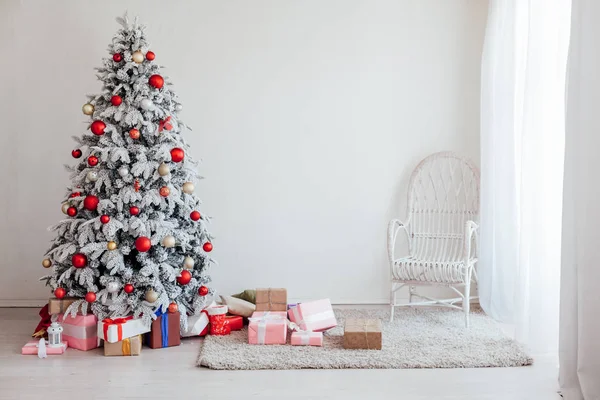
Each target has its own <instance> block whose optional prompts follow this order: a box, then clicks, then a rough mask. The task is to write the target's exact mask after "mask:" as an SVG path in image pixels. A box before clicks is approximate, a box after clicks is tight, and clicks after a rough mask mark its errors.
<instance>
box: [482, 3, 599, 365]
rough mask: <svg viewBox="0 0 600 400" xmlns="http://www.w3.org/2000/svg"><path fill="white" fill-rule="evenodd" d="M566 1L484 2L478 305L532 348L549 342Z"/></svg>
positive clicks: (553, 321)
mask: <svg viewBox="0 0 600 400" xmlns="http://www.w3.org/2000/svg"><path fill="white" fill-rule="evenodd" d="M570 6H571V4H570V0H529V1H527V0H490V5H489V15H488V24H487V30H486V38H485V45H484V51H483V59H482V73H481V74H482V76H481V78H482V79H481V173H482V174H481V232H480V237H481V247H480V262H479V266H478V275H479V285H478V289H479V296H480V302H481V305H482V307H483V308H484V310H485V311H486V312H487V313H488V314H490V315H491V316H492V317H494V318H496V319H498V320H500V321H503V322H507V323H511V324H514V326H515V331H516V338H517V339H518V340H520V341H522V342H524V343H525V344H527V345H529V347H530V348H531V349H532V351H533V352H534V354H541V353H554V354H556V351H557V348H558V310H559V302H558V299H559V290H560V289H559V283H560V241H561V211H562V178H563V150H564V105H565V104H564V94H565V75H566V59H567V49H568V40H569V28H570V15H569V14H570ZM599 113H600V110H599Z"/></svg>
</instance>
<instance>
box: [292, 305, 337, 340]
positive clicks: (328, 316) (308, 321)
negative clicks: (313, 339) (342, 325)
mask: <svg viewBox="0 0 600 400" xmlns="http://www.w3.org/2000/svg"><path fill="white" fill-rule="evenodd" d="M288 315H289V317H290V321H292V322H293V323H295V324H296V325H298V327H300V330H302V331H315V332H319V331H325V330H327V329H330V328H333V327H335V326H337V321H336V320H335V314H334V313H333V309H332V308H331V302H330V301H329V299H322V300H316V301H309V302H306V303H300V304H298V305H297V306H296V307H292V308H290V309H289V311H288Z"/></svg>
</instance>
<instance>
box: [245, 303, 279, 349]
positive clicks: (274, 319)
mask: <svg viewBox="0 0 600 400" xmlns="http://www.w3.org/2000/svg"><path fill="white" fill-rule="evenodd" d="M248 320H249V321H250V325H248V343H249V344H285V343H286V340H287V329H288V325H287V322H288V321H287V314H286V313H285V311H266V312H262V311H256V312H254V314H252V317H250V318H249V319H248Z"/></svg>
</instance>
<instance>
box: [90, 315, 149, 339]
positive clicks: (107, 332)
mask: <svg viewBox="0 0 600 400" xmlns="http://www.w3.org/2000/svg"><path fill="white" fill-rule="evenodd" d="M146 332H150V325H148V324H146V323H144V321H143V320H142V319H140V318H136V319H134V318H133V317H131V316H129V317H125V318H115V319H112V318H106V319H103V320H102V321H98V333H97V334H98V337H99V338H100V339H102V340H104V341H105V342H108V343H117V342H120V341H121V340H123V339H126V338H130V337H132V336H137V335H141V334H144V333H146Z"/></svg>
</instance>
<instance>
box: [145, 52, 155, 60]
mask: <svg viewBox="0 0 600 400" xmlns="http://www.w3.org/2000/svg"><path fill="white" fill-rule="evenodd" d="M155 58H156V54H154V53H153V52H151V51H149V52H147V53H146V60H148V61H152V60H154V59H155Z"/></svg>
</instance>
